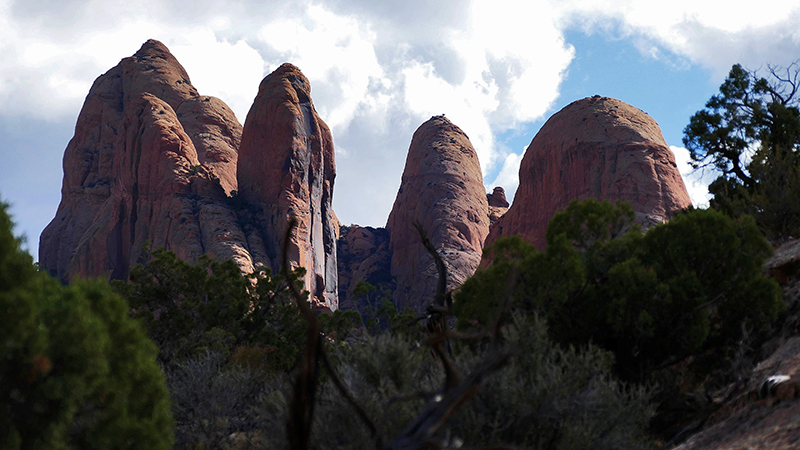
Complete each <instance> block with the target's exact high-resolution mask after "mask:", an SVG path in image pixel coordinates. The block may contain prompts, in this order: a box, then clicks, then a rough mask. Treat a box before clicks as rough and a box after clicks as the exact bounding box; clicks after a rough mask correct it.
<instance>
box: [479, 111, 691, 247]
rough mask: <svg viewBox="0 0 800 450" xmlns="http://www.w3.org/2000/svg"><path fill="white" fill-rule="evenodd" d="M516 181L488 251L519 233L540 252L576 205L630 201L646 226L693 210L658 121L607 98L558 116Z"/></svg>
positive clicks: (531, 151) (528, 154) (531, 148)
mask: <svg viewBox="0 0 800 450" xmlns="http://www.w3.org/2000/svg"><path fill="white" fill-rule="evenodd" d="M519 179H520V183H519V188H518V190H517V193H516V195H515V198H514V204H513V205H511V208H510V209H509V210H508V213H507V214H505V216H503V218H502V219H501V220H500V221H499V223H498V224H497V225H496V226H494V227H493V228H492V233H491V234H490V236H489V237H488V238H487V240H486V243H487V245H489V244H490V243H491V242H494V241H495V240H497V239H498V238H499V237H502V236H512V235H516V234H519V235H521V236H522V237H523V238H524V239H526V240H528V241H530V242H532V243H534V244H535V245H536V247H537V248H543V247H544V245H545V241H544V236H545V232H546V230H547V223H548V222H549V221H550V219H551V218H552V217H553V215H554V214H555V213H556V212H558V211H559V210H561V209H563V208H565V207H566V206H567V205H568V204H569V202H570V201H571V200H573V199H585V198H590V197H593V198H597V199H606V200H611V201H616V200H623V201H626V202H629V203H630V204H631V205H632V206H633V209H634V211H636V216H637V220H638V221H639V222H640V223H642V224H643V225H645V226H649V225H652V224H655V223H660V222H663V221H665V220H667V219H668V218H669V217H670V216H671V214H673V213H674V212H675V211H678V210H680V209H683V208H686V207H688V206H690V205H691V201H690V200H689V195H688V193H687V192H686V187H685V186H684V184H683V179H682V178H681V175H680V173H679V172H678V168H677V165H676V163H675V157H674V155H673V154H672V151H671V150H670V149H669V147H668V146H667V144H666V142H665V141H664V138H663V137H662V135H661V130H660V128H659V127H658V124H657V123H656V121H655V120H653V119H652V118H651V117H650V116H648V115H647V114H646V113H644V112H643V111H641V110H639V109H637V108H634V107H633V106H631V105H628V104H627V103H624V102H622V101H619V100H616V99H613V98H609V97H600V96H595V97H590V98H584V99H582V100H578V101H575V102H573V103H571V104H569V105H567V106H566V107H565V108H564V109H562V110H561V111H559V112H558V113H556V114H555V115H553V116H552V117H551V118H550V119H549V120H548V121H547V123H545V124H544V126H542V128H541V130H540V131H539V133H537V134H536V136H535V137H534V138H533V141H532V142H531V144H530V146H529V147H528V149H527V151H526V152H525V156H524V157H523V159H522V163H521V165H520V169H519Z"/></svg>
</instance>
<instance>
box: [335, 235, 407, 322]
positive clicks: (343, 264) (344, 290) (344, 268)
mask: <svg viewBox="0 0 800 450" xmlns="http://www.w3.org/2000/svg"><path fill="white" fill-rule="evenodd" d="M336 257H337V264H338V272H339V307H340V308H341V309H343V310H358V311H359V312H365V311H366V310H367V309H368V308H375V309H377V307H379V306H380V305H370V304H368V303H369V302H368V301H365V299H364V298H361V297H359V298H356V296H355V293H354V291H355V289H356V286H358V283H359V282H360V281H364V282H367V283H369V284H370V285H372V286H374V287H376V288H378V289H380V290H381V291H383V290H384V289H388V290H393V289H394V280H393V278H392V271H391V264H392V252H391V250H390V249H389V232H388V231H386V229H385V228H373V227H362V226H358V225H350V226H343V227H341V228H340V236H339V241H338V243H337V246H336ZM378 295H380V293H378ZM376 300H377V299H376ZM367 312H368V311H367ZM373 313H374V311H373Z"/></svg>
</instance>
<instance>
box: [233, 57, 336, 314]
mask: <svg viewBox="0 0 800 450" xmlns="http://www.w3.org/2000/svg"><path fill="white" fill-rule="evenodd" d="M237 175H238V177H237V178H238V183H239V184H238V187H239V195H242V196H243V197H244V199H246V200H247V201H248V202H249V203H251V204H253V205H256V206H257V208H258V209H259V213H258V214H257V218H258V222H259V224H260V231H261V234H262V235H263V236H264V237H265V238H266V240H265V244H266V249H267V254H268V256H269V257H270V259H271V260H272V267H273V268H274V269H277V267H279V265H280V253H281V249H282V246H283V240H284V237H285V235H286V229H287V227H288V225H289V219H290V217H295V218H296V219H297V222H298V226H297V228H296V230H295V232H294V233H293V234H292V235H291V237H290V238H289V243H288V256H289V260H290V261H291V264H293V265H300V266H303V267H305V269H306V271H307V273H306V275H305V278H304V281H305V287H306V289H308V290H309V292H311V294H312V296H313V297H314V299H315V301H317V302H318V303H320V304H324V305H326V306H328V307H329V308H331V309H336V308H337V303H338V300H337V298H338V297H337V295H338V288H337V271H336V239H337V233H338V222H337V221H336V218H335V215H334V214H333V209H332V207H331V201H332V199H333V184H334V179H335V177H336V166H335V163H334V150H333V138H332V137H331V132H330V130H329V129H328V126H327V125H326V124H325V122H323V121H322V119H321V118H320V117H319V115H318V114H317V112H316V110H315V109H314V103H313V102H312V101H311V86H310V84H309V82H308V80H307V79H306V77H305V76H304V75H303V74H302V73H301V72H300V70H299V69H298V68H297V67H295V66H293V65H291V64H283V65H282V66H280V67H279V68H278V69H277V70H275V71H274V72H273V73H271V74H270V75H268V76H267V77H266V78H264V80H263V81H262V82H261V85H260V86H259V89H258V95H257V96H256V99H255V101H254V102H253V106H252V107H251V108H250V112H249V113H248V114H247V120H246V121H245V125H244V130H243V132H242V143H241V146H240V148H239V162H238V171H237Z"/></svg>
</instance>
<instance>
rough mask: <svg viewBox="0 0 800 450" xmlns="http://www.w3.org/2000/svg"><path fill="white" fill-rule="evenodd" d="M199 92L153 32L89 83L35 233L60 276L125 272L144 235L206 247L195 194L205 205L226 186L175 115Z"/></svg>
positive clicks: (196, 250) (194, 248)
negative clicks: (43, 221) (57, 197)
mask: <svg viewBox="0 0 800 450" xmlns="http://www.w3.org/2000/svg"><path fill="white" fill-rule="evenodd" d="M197 96H198V94H197V90H195V88H194V87H193V86H192V85H191V82H190V81H189V76H188V75H187V74H186V71H185V70H184V69H183V67H182V66H181V65H180V63H178V61H177V60H176V59H175V57H173V56H172V54H170V53H169V51H168V50H167V48H166V47H165V46H164V45H163V44H161V43H160V42H158V41H153V40H150V41H147V42H146V43H145V44H144V45H143V46H142V47H141V49H139V51H137V52H136V54H134V55H133V56H132V57H129V58H125V59H123V60H122V61H121V62H120V63H119V64H118V65H117V66H116V67H114V68H112V69H111V70H109V71H108V72H106V73H105V74H103V75H101V76H100V77H99V78H98V79H97V80H96V81H95V82H94V85H93V86H92V88H91V90H90V91H89V95H88V96H87V97H86V101H85V102H84V105H83V109H82V110H81V113H80V115H79V117H78V122H77V124H76V126H75V136H74V137H73V138H72V140H71V141H70V143H69V145H68V146H67V149H66V151H65V154H64V181H63V184H62V189H61V194H62V198H61V204H60V205H59V207H58V211H57V212H56V217H55V218H54V219H53V221H52V222H51V223H50V224H49V225H48V226H47V227H46V228H45V230H44V231H43V232H42V236H41V238H40V245H39V261H40V263H41V264H42V266H43V267H44V268H46V269H48V270H49V271H50V272H51V273H54V274H55V275H57V276H58V277H59V278H61V279H62V280H65V281H66V280H68V279H71V278H73V277H75V276H110V277H111V278H117V279H125V278H127V276H128V269H129V268H130V265H131V264H135V263H136V262H137V260H138V256H139V253H140V251H141V249H142V246H143V245H144V244H145V243H146V242H149V243H150V244H152V246H153V247H159V246H163V247H166V248H169V249H174V250H176V252H177V253H178V254H179V255H180V256H181V257H182V258H184V259H186V260H188V261H195V260H196V259H197V258H198V257H199V256H200V255H201V254H202V253H203V252H205V251H206V250H205V248H204V247H205V246H204V245H203V243H202V239H201V236H202V230H201V226H200V223H199V220H198V219H197V213H199V211H200V210H201V209H203V208H202V206H203V205H201V204H199V203H198V197H197V194H196V193H197V192H207V193H208V194H209V195H210V199H209V201H210V202H212V203H213V202H214V201H220V200H222V199H224V197H225V193H224V191H223V190H222V188H221V187H219V183H218V182H217V183H214V181H213V180H214V179H215V178H217V177H216V176H215V175H214V172H213V171H212V170H210V168H208V167H203V166H202V165H201V164H200V162H199V160H198V157H197V152H196V150H195V148H194V145H193V143H192V141H191V139H190V138H189V136H187V135H186V133H185V132H184V130H183V127H182V125H181V123H180V122H179V121H178V119H177V117H176V115H175V109H176V108H178V107H179V105H181V104H182V103H183V102H184V101H185V100H187V99H193V98H196V97H197ZM215 185H216V187H217V188H215ZM219 250H220V252H221V253H222V254H227V253H233V252H225V251H222V249H219Z"/></svg>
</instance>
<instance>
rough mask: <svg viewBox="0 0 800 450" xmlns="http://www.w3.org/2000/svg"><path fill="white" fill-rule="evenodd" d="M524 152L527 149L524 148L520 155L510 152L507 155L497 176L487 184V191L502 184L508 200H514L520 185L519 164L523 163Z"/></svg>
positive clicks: (510, 201)
mask: <svg viewBox="0 0 800 450" xmlns="http://www.w3.org/2000/svg"><path fill="white" fill-rule="evenodd" d="M524 152H525V149H523V153H521V154H519V155H517V154H515V153H510V154H508V155H507V156H506V157H505V160H503V165H502V167H501V168H500V172H499V173H498V174H497V177H496V178H495V179H494V181H492V182H491V183H489V184H488V185H486V190H487V191H491V190H492V189H493V188H494V187H495V186H501V187H502V188H503V190H504V191H505V193H506V199H507V200H508V202H509V203H512V202H513V201H514V197H515V196H516V194H517V188H518V187H519V166H520V163H522V157H523V156H524V154H525V153H524Z"/></svg>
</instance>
